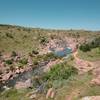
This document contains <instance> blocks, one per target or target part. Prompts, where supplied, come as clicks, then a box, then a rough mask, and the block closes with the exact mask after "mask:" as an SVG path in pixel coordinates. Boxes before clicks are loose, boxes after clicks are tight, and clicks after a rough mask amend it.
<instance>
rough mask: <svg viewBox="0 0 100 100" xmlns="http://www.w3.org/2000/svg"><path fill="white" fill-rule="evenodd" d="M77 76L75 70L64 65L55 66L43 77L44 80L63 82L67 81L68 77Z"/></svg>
mask: <svg viewBox="0 0 100 100" xmlns="http://www.w3.org/2000/svg"><path fill="white" fill-rule="evenodd" d="M75 74H77V69H76V68H74V67H73V66H70V65H67V64H66V63H61V64H57V65H55V66H53V67H52V69H51V70H50V71H49V72H48V73H46V74H45V75H44V76H43V79H44V80H51V81H53V80H63V79H65V80H66V79H68V78H69V77H70V76H72V75H75Z"/></svg>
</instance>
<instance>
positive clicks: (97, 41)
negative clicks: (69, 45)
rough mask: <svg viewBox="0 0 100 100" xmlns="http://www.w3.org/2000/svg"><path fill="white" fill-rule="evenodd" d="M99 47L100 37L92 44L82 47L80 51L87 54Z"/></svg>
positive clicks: (85, 44)
mask: <svg viewBox="0 0 100 100" xmlns="http://www.w3.org/2000/svg"><path fill="white" fill-rule="evenodd" d="M97 47H100V37H97V38H95V39H94V40H92V41H91V42H88V43H84V44H82V45H80V47H79V49H80V50H82V51H83V52H87V51H90V50H91V49H93V48H97Z"/></svg>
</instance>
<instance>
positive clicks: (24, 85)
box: [15, 79, 32, 89]
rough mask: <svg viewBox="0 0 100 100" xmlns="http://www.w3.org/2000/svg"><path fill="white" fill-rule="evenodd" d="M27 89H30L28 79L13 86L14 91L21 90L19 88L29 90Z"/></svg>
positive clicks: (30, 84)
mask: <svg viewBox="0 0 100 100" xmlns="http://www.w3.org/2000/svg"><path fill="white" fill-rule="evenodd" d="M29 87H32V80H31V79H28V80H26V81H24V82H22V81H19V82H17V84H16V85H15V88H16V89H21V88H29Z"/></svg>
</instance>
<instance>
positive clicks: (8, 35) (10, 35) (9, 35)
mask: <svg viewBox="0 0 100 100" xmlns="http://www.w3.org/2000/svg"><path fill="white" fill-rule="evenodd" d="M6 36H7V37H9V38H14V37H13V36H12V34H10V33H6Z"/></svg>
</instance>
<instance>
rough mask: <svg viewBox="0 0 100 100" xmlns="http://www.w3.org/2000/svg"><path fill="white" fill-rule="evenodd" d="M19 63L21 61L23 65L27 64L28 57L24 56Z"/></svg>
mask: <svg viewBox="0 0 100 100" xmlns="http://www.w3.org/2000/svg"><path fill="white" fill-rule="evenodd" d="M19 63H21V64H22V65H26V64H27V63H28V61H27V59H26V58H23V59H21V60H19Z"/></svg>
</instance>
